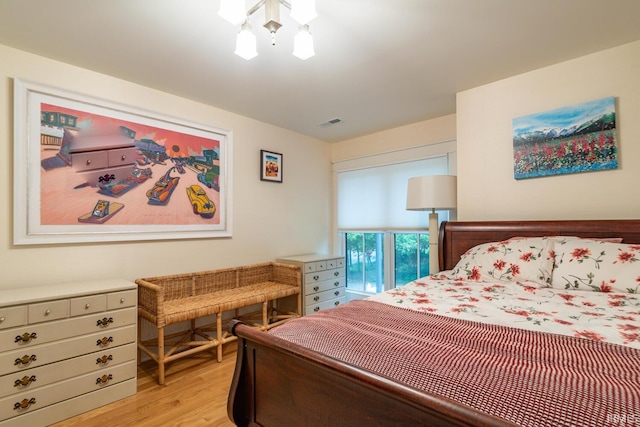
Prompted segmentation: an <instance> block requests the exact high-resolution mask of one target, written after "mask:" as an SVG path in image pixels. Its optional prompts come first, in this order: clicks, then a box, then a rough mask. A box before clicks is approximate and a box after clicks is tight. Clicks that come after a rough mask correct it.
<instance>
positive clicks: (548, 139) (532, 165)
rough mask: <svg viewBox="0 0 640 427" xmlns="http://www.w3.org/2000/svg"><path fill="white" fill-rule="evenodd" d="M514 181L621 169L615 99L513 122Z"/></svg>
mask: <svg viewBox="0 0 640 427" xmlns="http://www.w3.org/2000/svg"><path fill="white" fill-rule="evenodd" d="M513 162H514V163H513V171H514V177H515V179H524V178H535V177H540V176H549V175H560V174H569V173H579V172H592V171H600V170H606V169H617V168H618V149H617V145H616V110H615V99H614V97H608V98H603V99H597V100H595V101H590V102H585V103H582V104H578V105H572V106H568V107H563V108H558V109H555V110H551V111H547V112H544V113H539V114H532V115H528V116H524V117H518V118H515V119H513Z"/></svg>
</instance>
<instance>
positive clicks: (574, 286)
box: [551, 237, 640, 293]
mask: <svg viewBox="0 0 640 427" xmlns="http://www.w3.org/2000/svg"><path fill="white" fill-rule="evenodd" d="M552 240H554V242H555V243H554V248H553V257H554V266H553V275H552V279H551V286H552V287H553V288H557V289H567V290H580V291H595V292H629V293H638V292H640V245H630V244H624V243H619V242H612V241H602V240H590V239H577V238H562V237H554V238H553V239H552Z"/></svg>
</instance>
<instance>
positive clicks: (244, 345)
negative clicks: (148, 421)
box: [227, 220, 640, 427]
mask: <svg viewBox="0 0 640 427" xmlns="http://www.w3.org/2000/svg"><path fill="white" fill-rule="evenodd" d="M552 235H564V236H579V237H591V238H597V237H600V238H604V237H619V238H622V239H623V242H624V243H640V220H579V221H497V222H443V223H442V225H441V227H440V236H439V258H440V269H441V270H449V269H452V268H453V267H454V266H455V264H456V263H457V262H458V260H459V258H460V256H461V255H462V254H463V253H464V252H465V251H467V250H468V249H470V248H472V247H473V246H476V245H478V244H481V243H486V242H492V241H500V240H506V239H508V238H510V237H518V236H522V237H531V236H552ZM231 329H232V331H233V333H234V334H235V335H236V336H238V352H237V359H236V368H235V369H236V370H235V373H234V377H233V381H232V384H231V390H230V392H229V400H228V405H227V410H228V414H229V418H230V419H231V420H232V421H233V422H234V423H235V424H236V425H238V426H316V425H331V426H339V425H376V426H415V425H429V426H478V427H479V426H512V425H513V424H511V423H509V422H507V421H504V420H502V419H498V418H495V417H493V416H491V415H488V414H485V413H482V412H478V411H476V410H474V409H472V408H470V407H468V406H466V405H461V404H458V403H456V402H454V401H451V400H449V399H445V398H442V397H439V396H437V395H435V394H428V393H425V392H421V391H419V390H416V389H413V388H411V387H407V386H405V385H403V384H401V383H397V382H394V381H391V380H389V379H386V378H384V377H381V376H377V375H374V374H372V373H370V372H369V371H365V370H363V369H359V368H357V367H355V366H353V365H349V364H346V363H343V362H340V361H338V360H336V359H333V358H330V357H326V356H323V355H322V354H319V353H317V352H314V351H312V350H309V349H306V348H304V347H301V346H299V345H296V344H293V343H290V342H288V341H285V340H282V339H279V338H277V337H274V336H271V335H269V334H268V333H264V332H260V331H256V330H255V329H253V328H250V327H248V326H246V325H243V324H241V323H240V322H234V323H233V324H232V326H231Z"/></svg>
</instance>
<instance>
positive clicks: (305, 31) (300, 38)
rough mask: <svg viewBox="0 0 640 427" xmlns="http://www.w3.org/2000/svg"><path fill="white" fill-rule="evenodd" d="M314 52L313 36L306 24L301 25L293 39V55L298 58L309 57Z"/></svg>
mask: <svg viewBox="0 0 640 427" xmlns="http://www.w3.org/2000/svg"><path fill="white" fill-rule="evenodd" d="M315 54H316V52H315V50H314V49H313V37H312V36H311V32H310V31H309V26H308V25H301V26H300V29H299V30H298V34H296V36H295V38H294V39H293V55H294V56H297V57H298V58H300V59H307V58H311V57H312V56H313V55H315Z"/></svg>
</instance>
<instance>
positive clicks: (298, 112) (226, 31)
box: [0, 0, 640, 142]
mask: <svg viewBox="0 0 640 427" xmlns="http://www.w3.org/2000/svg"><path fill="white" fill-rule="evenodd" d="M256 1H257V0H256ZM247 3H248V4H249V5H253V4H254V1H252V0H251V1H249V0H248V1H247ZM316 3H317V10H318V15H319V16H318V18H316V19H315V20H314V21H312V22H311V24H310V28H311V32H312V34H313V36H314V40H315V50H316V55H315V56H314V57H312V58H310V59H308V60H306V61H302V60H300V59H298V58H296V57H294V56H293V55H291V51H292V49H293V41H292V40H293V35H294V33H295V31H296V30H297V25H296V24H295V23H294V21H293V20H292V19H291V18H290V17H289V16H288V10H286V9H283V11H282V19H281V20H282V22H283V24H284V26H283V27H282V28H281V29H280V30H279V31H278V33H277V35H276V39H277V43H276V45H275V46H271V44H270V36H269V33H268V31H267V30H265V29H264V28H262V24H263V20H264V14H263V10H264V8H263V9H261V10H260V11H258V13H256V14H255V15H254V16H253V18H252V25H253V27H254V32H255V33H256V34H257V37H258V53H259V55H258V56H257V57H256V58H254V59H252V60H250V61H245V60H244V59H242V58H240V57H238V56H236V55H234V54H233V50H234V48H235V36H236V33H237V31H238V27H234V26H232V25H231V24H229V23H228V22H226V21H224V20H223V19H222V18H220V17H219V16H218V15H217V11H218V6H219V0H0V44H4V45H7V46H12V47H15V48H18V49H21V50H25V51H29V52H33V53H36V54H39V55H42V56H46V57H50V58H53V59H57V60H60V61H63V62H66V63H69V64H74V65H77V66H80V67H83V68H86V69H91V70H95V71H98V72H101V73H105V74H109V75H112V76H116V77H119V78H122V79H125V80H128V81H132V82H136V83H139V84H142V85H145V86H149V87H153V88H156V89H159V90H162V91H165V92H169V93H173V94H176V95H179V96H182V97H186V98H189V99H193V100H196V101H199V102H203V103H205V104H210V105H213V106H216V107H219V108H222V109H225V110H228V111H232V112H235V113H239V114H242V115H244V116H248V117H252V118H255V119H257V120H260V121H264V122H267V123H271V124H274V125H276V126H280V127H284V128H288V129H291V130H293V131H296V132H300V133H302V134H306V135H310V136H312V137H315V138H319V139H321V140H325V141H330V142H335V141H341V140H344V139H349V138H353V137H357V136H361V135H366V134H369V133H372V132H377V131H380V130H383V129H388V128H393V127H397V126H401V125H405V124H409V123H413V122H417V121H422V120H426V119H430V118H434V117H438V116H442V115H446V114H451V113H454V112H455V94H456V92H459V91H462V90H465V89H469V88H473V87H476V86H480V85H483V84H486V83H490V82H493V81H496V80H499V79H502V78H505V77H508V76H512V75H516V74H520V73H523V72H527V71H530V70H534V69H537V68H541V67H544V66H547V65H551V64H554V63H558V62H561V61H565V60H568V59H572V58H576V57H579V56H583V55H586V54H589V53H592V52H597V51H599V50H603V49H607V48H609V47H613V46H617V45H621V44H624V43H628V42H631V41H635V40H640V0H316ZM0 60H1V58H0ZM16 77H19V76H16ZM42 83H46V82H42ZM162 113H165V114H167V113H169V112H165V111H163V112H162ZM171 113H172V114H173V115H177V116H179V112H171ZM334 118H341V119H342V120H343V123H341V124H338V125H334V126H331V127H321V126H319V125H320V124H321V123H323V122H326V121H328V120H331V119H334Z"/></svg>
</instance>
